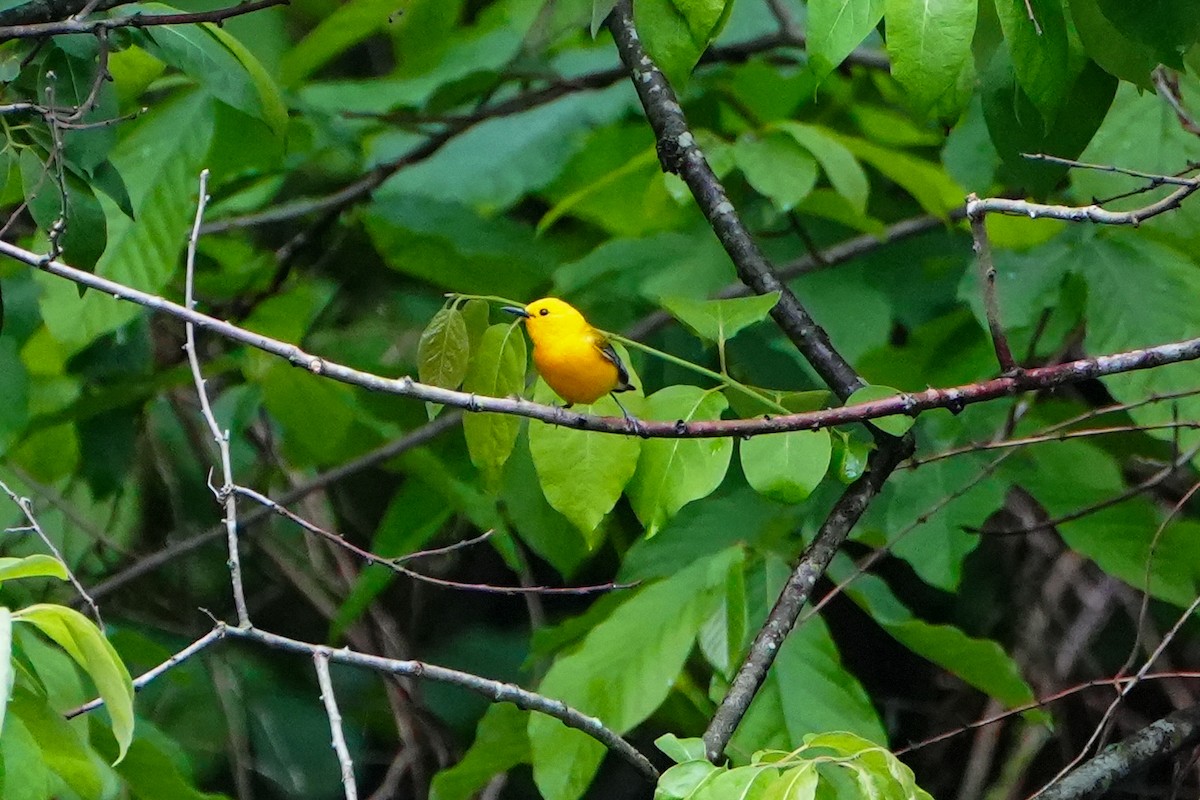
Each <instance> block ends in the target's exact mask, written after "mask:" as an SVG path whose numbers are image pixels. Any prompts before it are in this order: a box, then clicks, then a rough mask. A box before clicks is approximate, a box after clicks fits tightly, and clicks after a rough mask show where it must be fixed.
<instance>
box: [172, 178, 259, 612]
mask: <svg viewBox="0 0 1200 800" xmlns="http://www.w3.org/2000/svg"><path fill="white" fill-rule="evenodd" d="M207 203H208V170H204V171H203V172H201V173H200V197H199V199H198V200H197V201H196V218H195V220H194V221H193V223H192V234H191V236H190V237H188V246H187V273H186V279H185V283H184V297H185V301H184V305H185V307H186V308H187V310H189V311H191V310H193V309H195V307H196V299H195V298H194V297H193V296H192V292H193V287H194V285H195V282H196V245H197V244H198V243H199V241H200V223H201V222H203V221H204V207H205V205H207ZM184 330H185V331H186V333H187V341H186V343H185V344H184V346H183V349H184V350H185V351H186V352H187V359H188V364H189V365H190V366H191V369H192V380H193V381H194V382H195V384H196V394H197V395H198V396H199V398H200V414H201V416H203V417H204V421H205V423H206V424H207V425H208V431H209V433H210V434H211V435H212V438H213V441H215V442H216V443H217V449H218V450H219V451H220V453H221V474H222V477H223V479H224V483H222V484H221V487H220V488H219V489H214V490H213V492H214V494H216V496H217V501H218V502H221V503H223V504H224V505H225V533H226V537H227V540H228V545H229V577H230V581H231V582H232V584H233V604H234V607H235V608H236V609H237V618H238V624H239V625H240V626H242V627H243V628H245V627H248V626H249V625H250V612H249V611H248V610H247V608H246V590H245V587H243V585H242V560H241V556H240V555H239V554H238V524H237V496H236V495H235V493H234V491H233V486H234V484H233V459H232V458H231V456H230V453H229V431H228V430H225V431H223V430H221V427H220V425H218V424H217V418H216V416H214V415H213V410H212V405H211V404H210V403H209V401H208V389H207V388H205V380H204V375H203V373H202V372H201V370H200V356H199V355H198V354H197V353H196V326H195V325H194V324H192V323H191V322H188V323H186V324H185V325H184Z"/></svg>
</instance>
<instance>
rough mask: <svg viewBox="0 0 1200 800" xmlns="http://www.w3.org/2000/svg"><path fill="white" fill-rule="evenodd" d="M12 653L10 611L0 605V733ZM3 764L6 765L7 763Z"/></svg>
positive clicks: (9, 691)
mask: <svg viewBox="0 0 1200 800" xmlns="http://www.w3.org/2000/svg"><path fill="white" fill-rule="evenodd" d="M12 655H13V641H12V612H10V611H9V610H8V609H7V608H4V607H3V606H0V733H3V732H4V719H5V712H7V711H8V698H9V697H11V696H12V688H13V679H14V677H15V674H14V673H13V658H12ZM2 738H3V737H0V739H2ZM3 766H5V767H7V766H8V764H3ZM4 773H5V771H4V770H0V776H3V775H4ZM2 786H3V784H0V787H2Z"/></svg>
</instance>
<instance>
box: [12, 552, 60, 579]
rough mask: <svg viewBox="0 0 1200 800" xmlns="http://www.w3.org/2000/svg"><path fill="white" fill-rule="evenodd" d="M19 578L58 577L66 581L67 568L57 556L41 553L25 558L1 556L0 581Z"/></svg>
mask: <svg viewBox="0 0 1200 800" xmlns="http://www.w3.org/2000/svg"><path fill="white" fill-rule="evenodd" d="M17 578H58V579H59V580H61V581H65V580H67V568H66V566H65V565H64V564H63V563H62V562H61V561H59V560H58V559H57V558H54V557H53V556H48V555H43V554H41V553H37V554H35V555H32V556H25V557H24V558H12V557H4V558H0V581H11V580H15V579H17Z"/></svg>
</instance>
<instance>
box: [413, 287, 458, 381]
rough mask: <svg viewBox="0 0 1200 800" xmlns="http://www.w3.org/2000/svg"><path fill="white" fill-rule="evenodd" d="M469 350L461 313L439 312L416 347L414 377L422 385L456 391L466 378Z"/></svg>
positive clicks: (443, 310) (423, 332)
mask: <svg viewBox="0 0 1200 800" xmlns="http://www.w3.org/2000/svg"><path fill="white" fill-rule="evenodd" d="M470 347H471V341H470V338H469V337H468V335H467V325H466V322H465V321H464V320H463V315H462V312H460V311H459V310H458V308H457V307H454V306H451V307H449V308H443V309H442V310H440V311H438V312H437V313H436V314H434V315H433V319H431V320H430V321H429V325H427V326H426V328H425V330H424V331H422V332H421V339H420V341H419V342H418V343H417V375H418V377H420V379H421V383H427V384H429V385H431V386H441V387H442V388H444V389H457V388H458V387H459V386H460V385H461V384H462V382H463V378H465V377H467V362H468V359H469V358H470Z"/></svg>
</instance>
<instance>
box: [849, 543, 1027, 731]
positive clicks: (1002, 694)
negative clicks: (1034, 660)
mask: <svg viewBox="0 0 1200 800" xmlns="http://www.w3.org/2000/svg"><path fill="white" fill-rule="evenodd" d="M828 574H829V577H830V579H831V580H833V581H836V582H837V583H843V582H845V581H849V580H850V579H851V578H853V582H852V583H848V584H847V585H846V588H845V590H844V591H845V593H846V596H847V597H849V598H850V599H851V600H853V601H854V602H855V603H857V604H858V605H859V607H861V608H862V609H863V610H864V611H866V612H867V613H868V614H870V615H871V618H872V619H874V620H875V622H877V623H879V625H880V626H882V627H883V629H884V630H885V631H887V632H888V633H889V634H891V635H892V636H893V637H895V639H896V641H898V642H900V643H901V644H903V645H904V646H905V647H907V648H908V649H910V650H912V651H913V652H914V653H917V654H918V655H921V656H923V657H925V658H927V659H929V660H930V661H932V662H933V663H935V664H938V665H939V666H942V667H944V668H946V669H947V670H949V671H950V672H952V673H954V674H955V675H957V676H958V677H960V678H962V679H963V680H964V681H966V682H967V683H969V684H970V685H972V686H974V687H975V688H976V689H978V690H979V691H981V692H986V693H987V694H989V695H990V696H992V697H994V698H996V699H997V700H999V701H1001V702H1002V703H1004V704H1005V705H1006V706H1008V707H1009V708H1012V707H1014V706H1019V705H1023V704H1025V703H1029V702H1031V701H1032V700H1033V690H1032V689H1031V688H1030V687H1029V684H1028V683H1026V682H1025V679H1024V678H1022V677H1021V671H1020V668H1019V667H1018V666H1017V664H1016V662H1015V661H1013V660H1012V658H1011V657H1009V655H1008V654H1007V653H1005V652H1004V648H1002V647H1001V646H1000V645H999V644H997V643H996V642H993V641H990V640H987V639H976V638H973V637H971V636H968V635H967V634H966V633H964V632H963V631H961V630H959V629H958V628H956V627H954V626H953V625H934V624H932V623H929V622H925V621H924V620H920V619H917V618H916V617H914V616H913V614H912V612H911V611H909V609H908V608H907V607H905V605H904V604H903V603H901V602H900V600H899V599H898V598H897V597H896V596H895V594H893V593H892V590H891V588H890V587H889V586H888V585H887V584H886V583H885V582H884V581H883V579H882V578H879V577H878V576H876V575H871V574H861V575H855V570H854V566H853V564H852V563H851V562H850V560H849V559H848V558H847V557H846V556H843V555H838V556H835V558H834V561H833V564H831V565H830V568H829V573H828Z"/></svg>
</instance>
